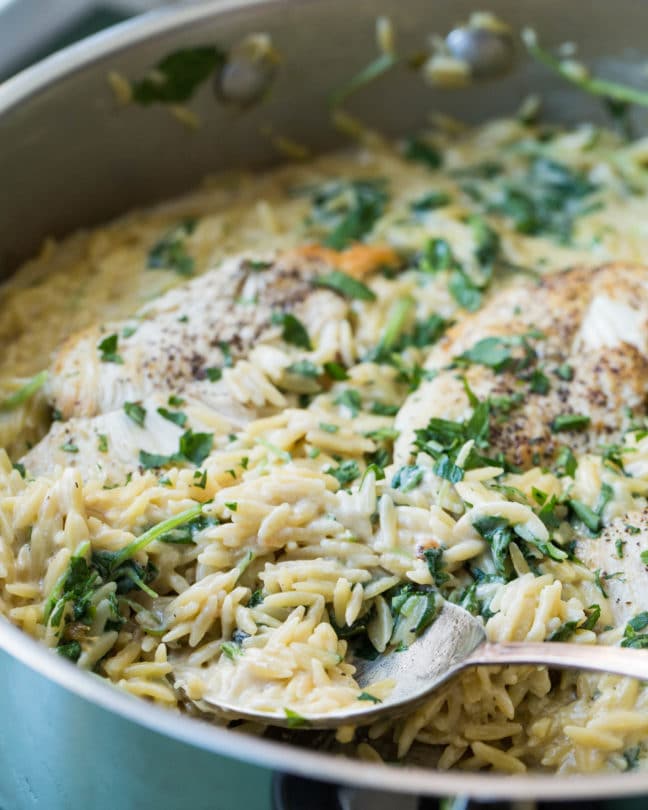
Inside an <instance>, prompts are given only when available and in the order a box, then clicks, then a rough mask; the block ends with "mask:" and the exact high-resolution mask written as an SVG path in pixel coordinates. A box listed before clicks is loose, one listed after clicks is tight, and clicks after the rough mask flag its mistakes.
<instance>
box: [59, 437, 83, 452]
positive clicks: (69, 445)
mask: <svg viewBox="0 0 648 810" xmlns="http://www.w3.org/2000/svg"><path fill="white" fill-rule="evenodd" d="M61 450H63V452H65V453H78V452H79V448H78V447H77V445H76V444H75V443H74V439H69V440H68V441H67V442H65V444H62V445H61Z"/></svg>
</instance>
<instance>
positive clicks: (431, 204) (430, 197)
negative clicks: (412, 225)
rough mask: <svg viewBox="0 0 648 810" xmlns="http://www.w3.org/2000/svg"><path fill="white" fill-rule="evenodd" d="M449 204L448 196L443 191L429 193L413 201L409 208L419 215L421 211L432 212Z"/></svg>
mask: <svg viewBox="0 0 648 810" xmlns="http://www.w3.org/2000/svg"><path fill="white" fill-rule="evenodd" d="M449 202H450V195H449V194H447V193H446V192H445V191H429V192H428V193H427V194H423V195H422V196H421V197H418V198H417V199H416V200H413V201H412V202H411V203H410V208H411V209H412V211H415V212H416V213H419V212H421V211H432V210H434V209H435V208H443V207H444V206H445V205H448V204H449Z"/></svg>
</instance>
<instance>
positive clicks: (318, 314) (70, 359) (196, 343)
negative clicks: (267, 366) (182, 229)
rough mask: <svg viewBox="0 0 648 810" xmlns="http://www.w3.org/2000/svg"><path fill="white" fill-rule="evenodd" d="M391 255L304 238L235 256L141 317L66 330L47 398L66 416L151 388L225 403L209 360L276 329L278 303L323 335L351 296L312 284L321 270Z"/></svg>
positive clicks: (368, 265) (90, 412) (362, 268)
mask: <svg viewBox="0 0 648 810" xmlns="http://www.w3.org/2000/svg"><path fill="white" fill-rule="evenodd" d="M389 260H391V261H392V262H393V261H394V260H396V261H397V257H396V256H395V254H394V252H393V251H392V250H391V249H390V248H387V247H381V246H364V245H362V246H355V247H353V248H350V249H349V250H348V251H345V252H343V253H337V252H336V251H332V250H327V249H322V248H318V247H316V246H305V247H303V248H301V249H295V250H293V251H290V252H287V253H284V254H282V255H280V256H278V257H277V258H275V259H274V260H273V261H271V262H259V261H251V260H250V259H249V258H242V257H240V256H239V257H236V258H232V259H230V260H228V261H225V262H224V263H223V264H222V266H220V267H218V268H217V269H215V270H211V271H209V272H207V273H205V274H204V275H202V276H199V277H198V278H196V279H194V280H192V281H190V282H189V283H187V284H185V285H183V286H181V287H177V288H175V289H173V290H172V291H170V292H169V293H167V294H166V295H164V296H162V297H161V298H159V299H157V300H155V301H153V302H152V303H151V305H150V306H149V307H148V308H147V309H146V311H145V312H144V313H143V314H142V317H141V319H140V320H139V321H129V322H127V323H111V324H106V325H103V326H95V327H92V328H90V329H87V330H85V331H83V332H81V333H80V334H77V335H74V336H72V337H71V338H70V339H68V340H67V341H66V343H65V344H64V345H63V347H62V348H61V349H60V351H59V352H58V355H57V356H56V358H55V361H54V365H53V369H52V373H51V375H50V383H49V386H48V396H49V398H50V401H51V403H52V405H53V406H54V407H55V408H56V409H57V410H58V411H59V412H60V414H61V416H62V418H63V419H69V418H71V417H79V416H94V415H95V414H99V413H107V412H109V411H112V410H114V409H116V408H119V407H121V405H122V404H123V403H124V402H127V401H136V400H142V399H144V398H146V397H147V396H149V395H150V394H151V393H153V392H154V391H174V392H178V393H181V394H187V395H190V396H192V397H193V398H195V399H198V400H200V401H202V402H205V403H206V404H208V405H210V406H211V407H213V408H214V409H216V410H222V409H223V408H227V401H228V395H227V392H226V391H225V390H224V389H223V386H222V385H218V384H217V383H214V382H211V381H210V379H209V378H210V377H212V378H213V376H214V375H213V374H210V369H215V368H218V367H222V366H223V365H224V364H227V363H229V362H230V361H233V360H236V359H237V358H240V357H244V356H246V355H247V354H248V352H249V351H250V349H251V348H252V347H253V346H254V344H255V343H257V342H258V341H259V340H262V339H264V338H267V337H270V336H272V335H273V334H275V335H277V336H278V335H280V334H281V327H280V326H277V325H274V324H273V323H272V316H273V313H275V312H277V311H289V312H293V313H294V314H295V315H296V317H298V318H299V320H301V321H302V322H303V323H304V324H307V326H308V331H309V334H310V335H311V336H315V335H317V334H318V332H319V331H320V330H321V329H322V328H323V326H324V324H325V323H327V322H328V321H331V320H338V319H341V318H344V317H345V315H346V314H347V312H348V304H347V301H346V300H345V299H344V298H343V297H342V296H341V295H338V294H337V293H335V292H332V291H330V290H327V289H318V288H316V287H315V286H314V284H313V282H314V281H315V278H316V276H318V275H325V274H327V273H330V272H331V271H332V270H333V269H336V268H338V269H340V268H341V269H342V270H344V271H346V272H348V273H351V274H355V275H359V276H362V275H364V274H366V273H368V272H371V271H372V270H373V269H376V267H377V266H380V265H381V264H385V263H388V261H389ZM106 340H107V341H108V342H107V343H106Z"/></svg>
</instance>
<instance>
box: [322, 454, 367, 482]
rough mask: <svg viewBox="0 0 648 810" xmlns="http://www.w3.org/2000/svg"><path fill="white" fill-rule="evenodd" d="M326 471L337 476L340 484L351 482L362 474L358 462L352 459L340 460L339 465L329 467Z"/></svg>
mask: <svg viewBox="0 0 648 810" xmlns="http://www.w3.org/2000/svg"><path fill="white" fill-rule="evenodd" d="M324 472H325V473H328V475H332V476H333V478H336V479H337V481H338V483H339V484H340V486H345V485H346V484H350V483H351V482H352V481H355V480H356V478H358V477H359V476H360V468H359V467H358V463H357V462H356V461H353V460H352V459H348V460H347V461H342V462H340V464H339V465H338V466H337V467H327V468H326V469H325V470H324Z"/></svg>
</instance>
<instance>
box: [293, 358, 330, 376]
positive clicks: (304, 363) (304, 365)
mask: <svg viewBox="0 0 648 810" xmlns="http://www.w3.org/2000/svg"><path fill="white" fill-rule="evenodd" d="M286 371H287V372H288V374H297V376H299V377H312V378H315V377H319V376H320V374H321V373H322V372H321V370H320V369H319V368H318V366H316V365H315V363H311V361H310V360H298V361H297V362H296V363H291V365H289V366H286Z"/></svg>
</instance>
